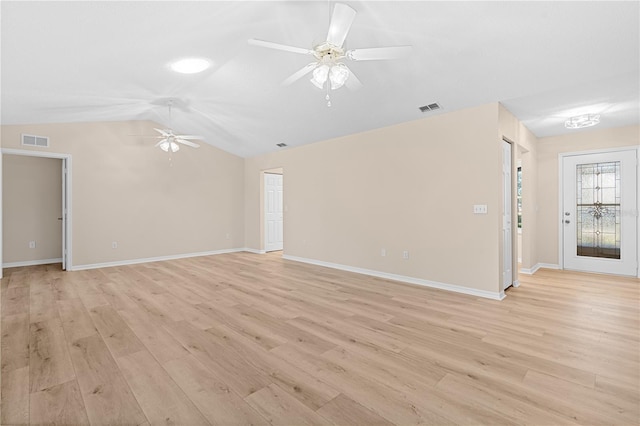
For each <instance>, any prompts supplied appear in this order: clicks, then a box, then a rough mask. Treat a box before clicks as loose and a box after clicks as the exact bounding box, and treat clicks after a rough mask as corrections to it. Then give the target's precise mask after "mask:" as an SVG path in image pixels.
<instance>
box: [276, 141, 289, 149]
mask: <svg viewBox="0 0 640 426" xmlns="http://www.w3.org/2000/svg"><path fill="white" fill-rule="evenodd" d="M276 146H277V147H279V148H284V147H285V146H287V144H286V143H282V142H280V143H277V144H276Z"/></svg>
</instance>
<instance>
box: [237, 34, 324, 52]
mask: <svg viewBox="0 0 640 426" xmlns="http://www.w3.org/2000/svg"><path fill="white" fill-rule="evenodd" d="M248 43H249V44H251V45H253V46H260V47H267V48H269V49H276V50H284V51H285V52H293V53H302V54H304V55H313V50H310V49H303V48H302V47H295V46H288V45H286V44H280V43H274V42H272V41H264V40H258V39H256V38H250V39H249V40H248Z"/></svg>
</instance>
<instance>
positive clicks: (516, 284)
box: [513, 280, 520, 288]
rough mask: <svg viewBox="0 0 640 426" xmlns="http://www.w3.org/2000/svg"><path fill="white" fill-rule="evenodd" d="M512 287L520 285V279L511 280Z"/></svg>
mask: <svg viewBox="0 0 640 426" xmlns="http://www.w3.org/2000/svg"><path fill="white" fill-rule="evenodd" d="M513 287H514V288H517V287H520V280H515V281H514V282H513Z"/></svg>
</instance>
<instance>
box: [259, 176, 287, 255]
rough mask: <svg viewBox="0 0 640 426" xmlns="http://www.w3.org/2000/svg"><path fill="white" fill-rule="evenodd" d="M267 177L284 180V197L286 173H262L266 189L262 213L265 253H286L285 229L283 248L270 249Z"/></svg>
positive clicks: (264, 190)
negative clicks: (276, 177) (278, 177)
mask: <svg viewBox="0 0 640 426" xmlns="http://www.w3.org/2000/svg"><path fill="white" fill-rule="evenodd" d="M267 175H271V176H280V177H281V178H282V187H283V191H282V192H283V195H284V173H275V172H273V171H264V172H262V176H263V182H264V189H263V192H264V194H263V196H264V201H263V205H262V208H263V212H262V216H263V221H264V223H263V224H264V230H263V231H264V236H263V238H264V251H265V253H269V252H272V251H284V229H283V235H282V239H283V245H282V248H278V249H269V247H268V244H269V243H268V240H269V238H268V235H269V220H268V218H267V217H268V214H269V213H268V211H267V203H268V198H267ZM281 201H282V215H283V217H282V223H283V228H284V199H282V200H281Z"/></svg>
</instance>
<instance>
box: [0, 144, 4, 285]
mask: <svg viewBox="0 0 640 426" xmlns="http://www.w3.org/2000/svg"><path fill="white" fill-rule="evenodd" d="M2 186H3V183H2V149H1V148H0V279H2V277H3V275H2V269H3V268H4V266H2V253H3V252H2V240H3V237H2V228H3V226H2V224H3V223H4V221H3V219H2V215H3V210H2Z"/></svg>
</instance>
